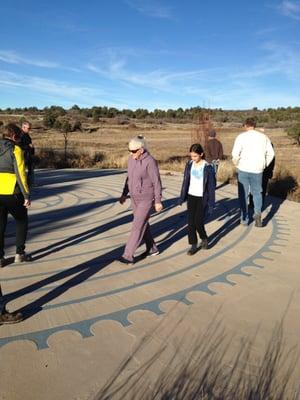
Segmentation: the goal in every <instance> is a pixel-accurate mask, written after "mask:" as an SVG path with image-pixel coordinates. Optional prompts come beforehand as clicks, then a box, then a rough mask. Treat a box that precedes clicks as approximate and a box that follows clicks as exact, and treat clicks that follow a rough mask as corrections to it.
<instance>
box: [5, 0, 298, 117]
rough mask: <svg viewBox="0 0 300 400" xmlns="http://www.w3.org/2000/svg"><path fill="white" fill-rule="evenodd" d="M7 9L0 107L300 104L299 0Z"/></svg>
mask: <svg viewBox="0 0 300 400" xmlns="http://www.w3.org/2000/svg"><path fill="white" fill-rule="evenodd" d="M0 15H1V24H0V108H6V107H24V106H38V107H45V106H49V105H53V104H55V105H62V106H64V107H70V106H72V105H73V104H78V105H79V106H82V107H90V106H94V105H98V106H101V105H106V106H113V107H117V108H131V109H135V108H140V107H141V108H148V109H150V110H152V109H155V108H162V109H168V108H178V107H183V108H187V107H193V106H205V107H212V108H216V107H217V108H219V107H221V108H224V109H245V108H252V107H258V108H266V107H280V106H283V107H286V106H300V0H299V1H294V0H290V1H287V0H278V1H271V0H269V1H267V0H266V1H264V0H252V1H251V2H250V1H243V0H240V1H237V0H236V1H232V0H227V1H225V0H222V1H221V0H219V1H214V0H211V1H204V0H203V1H201V0H168V1H167V0H90V1H79V0H72V1H69V0H60V1H58V0H52V1H47V2H46V1H36V0H26V2H25V1H21V0H19V1H17V0H10V1H9V2H8V1H6V2H4V1H3V2H1V5H0Z"/></svg>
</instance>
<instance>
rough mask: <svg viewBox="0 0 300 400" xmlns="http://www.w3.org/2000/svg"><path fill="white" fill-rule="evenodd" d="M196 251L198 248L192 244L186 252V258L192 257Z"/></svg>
mask: <svg viewBox="0 0 300 400" xmlns="http://www.w3.org/2000/svg"><path fill="white" fill-rule="evenodd" d="M197 251H198V247H197V245H196V244H192V246H191V248H190V249H189V250H188V252H187V255H188V256H193V255H194V254H196V253H197Z"/></svg>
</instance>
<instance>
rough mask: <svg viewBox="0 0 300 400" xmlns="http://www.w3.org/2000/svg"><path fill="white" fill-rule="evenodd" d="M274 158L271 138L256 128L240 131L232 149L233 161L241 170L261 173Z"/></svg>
mask: <svg viewBox="0 0 300 400" xmlns="http://www.w3.org/2000/svg"><path fill="white" fill-rule="evenodd" d="M273 158H274V149H273V146H272V144H271V141H270V139H269V138H268V137H267V136H266V135H265V134H263V133H261V132H258V131H256V130H254V129H251V130H249V131H246V132H243V133H240V134H239V135H238V136H237V138H236V139H235V142H234V145H233V149H232V161H233V163H234V164H235V166H236V167H237V168H238V169H239V170H240V171H245V172H252V173H256V174H258V173H261V172H263V170H264V169H265V167H267V166H268V165H269V164H270V163H271V161H272V160H273Z"/></svg>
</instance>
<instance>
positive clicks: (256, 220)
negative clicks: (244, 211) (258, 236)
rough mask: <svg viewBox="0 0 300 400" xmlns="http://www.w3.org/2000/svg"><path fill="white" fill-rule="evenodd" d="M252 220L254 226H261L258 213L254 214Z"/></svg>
mask: <svg viewBox="0 0 300 400" xmlns="http://www.w3.org/2000/svg"><path fill="white" fill-rule="evenodd" d="M254 221H255V226H256V227H257V228H261V227H262V222H261V215H260V214H257V215H254Z"/></svg>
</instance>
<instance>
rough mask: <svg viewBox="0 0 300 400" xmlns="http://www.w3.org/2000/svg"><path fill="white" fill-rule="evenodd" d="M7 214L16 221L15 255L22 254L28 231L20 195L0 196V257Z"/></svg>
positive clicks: (22, 199) (22, 198) (26, 218)
mask: <svg viewBox="0 0 300 400" xmlns="http://www.w3.org/2000/svg"><path fill="white" fill-rule="evenodd" d="M8 213H10V214H11V215H12V216H13V218H14V219H15V220H16V253H17V254H23V253H24V250H25V242H26V236H27V229H28V215H27V208H26V207H24V197H23V195H22V194H11V195H0V257H3V256H4V235H5V229H6V225H7V216H8Z"/></svg>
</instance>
